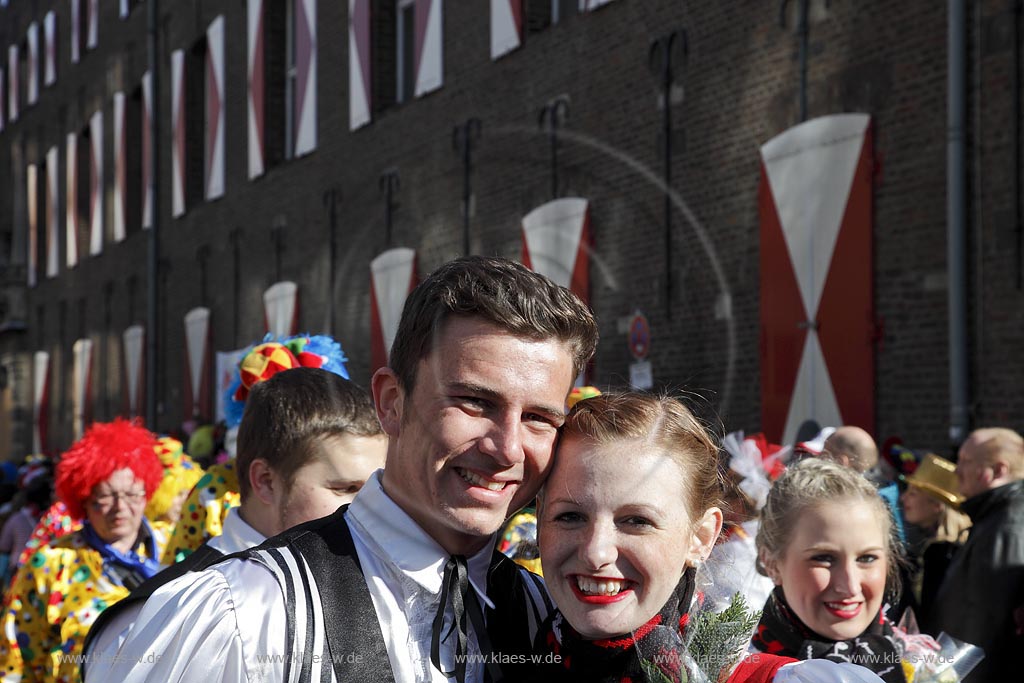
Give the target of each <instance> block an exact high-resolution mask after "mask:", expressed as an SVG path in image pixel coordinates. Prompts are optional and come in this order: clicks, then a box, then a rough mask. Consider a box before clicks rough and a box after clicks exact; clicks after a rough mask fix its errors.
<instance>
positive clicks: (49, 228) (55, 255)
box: [46, 145, 60, 277]
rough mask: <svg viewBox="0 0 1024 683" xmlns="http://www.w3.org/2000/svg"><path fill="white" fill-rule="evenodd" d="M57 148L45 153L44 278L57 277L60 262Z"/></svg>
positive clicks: (54, 147)
mask: <svg viewBox="0 0 1024 683" xmlns="http://www.w3.org/2000/svg"><path fill="white" fill-rule="evenodd" d="M59 157H60V154H59V152H58V151H57V146H56V145H54V146H53V147H51V148H50V149H49V150H48V151H47V152H46V277H57V267H58V264H59V261H60V249H59V247H58V236H57V229H58V228H57V226H58V224H59V221H58V220H57V187H58V181H59V180H60V169H59V166H60V162H59V161H58V158H59Z"/></svg>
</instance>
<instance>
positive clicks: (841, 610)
mask: <svg viewBox="0 0 1024 683" xmlns="http://www.w3.org/2000/svg"><path fill="white" fill-rule="evenodd" d="M862 604H863V603H860V602H826V603H825V609H827V610H828V611H829V612H831V613H832V614H834V615H835V616H837V617H839V618H841V619H853V618H854V617H855V616H857V615H859V614H860V608H861V605H862Z"/></svg>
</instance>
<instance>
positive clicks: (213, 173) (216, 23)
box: [205, 15, 224, 200]
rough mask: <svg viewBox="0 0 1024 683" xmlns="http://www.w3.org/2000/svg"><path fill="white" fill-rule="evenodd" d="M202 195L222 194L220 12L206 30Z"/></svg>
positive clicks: (222, 68) (221, 48)
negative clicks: (204, 173)
mask: <svg viewBox="0 0 1024 683" xmlns="http://www.w3.org/2000/svg"><path fill="white" fill-rule="evenodd" d="M205 178H206V198H207V199H208V200H209V199H217V198H218V197H221V196H223V195H224V16H223V15H221V16H219V17H217V18H216V19H214V20H213V22H211V23H210V28H208V29H207V30H206V175H205Z"/></svg>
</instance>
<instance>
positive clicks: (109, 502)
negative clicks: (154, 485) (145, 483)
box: [92, 491, 146, 508]
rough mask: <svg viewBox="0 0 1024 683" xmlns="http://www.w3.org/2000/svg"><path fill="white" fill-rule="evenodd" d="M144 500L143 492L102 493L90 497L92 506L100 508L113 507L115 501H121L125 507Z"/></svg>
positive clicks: (144, 493) (144, 494)
mask: <svg viewBox="0 0 1024 683" xmlns="http://www.w3.org/2000/svg"><path fill="white" fill-rule="evenodd" d="M145 499H146V492H145V491H115V492H113V493H102V494H100V495H98V496H93V497H92V502H93V505H95V506H96V507H101V508H109V507H113V506H114V505H115V504H116V503H117V501H119V500H123V501H124V502H125V504H126V505H134V504H136V503H139V502H141V501H143V500H145Z"/></svg>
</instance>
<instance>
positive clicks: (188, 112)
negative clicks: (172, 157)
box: [184, 37, 206, 211]
mask: <svg viewBox="0 0 1024 683" xmlns="http://www.w3.org/2000/svg"><path fill="white" fill-rule="evenodd" d="M205 142H206V38H205V37H204V38H201V39H200V40H198V41H197V42H196V43H195V44H194V45H193V46H192V47H191V48H190V49H189V50H188V51H187V52H186V54H185V168H184V171H185V188H184V189H185V209H186V211H188V210H191V209H192V208H193V207H195V206H196V205H198V204H200V203H202V201H203V198H204V191H203V190H204V188H203V185H204V179H205V162H206V150H205V149H204V147H205V144H204V143H205Z"/></svg>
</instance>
